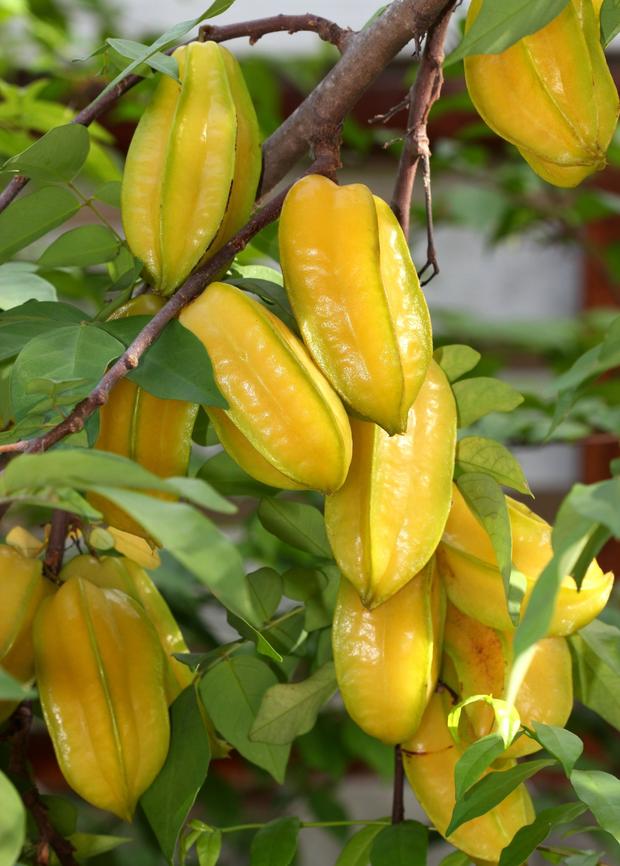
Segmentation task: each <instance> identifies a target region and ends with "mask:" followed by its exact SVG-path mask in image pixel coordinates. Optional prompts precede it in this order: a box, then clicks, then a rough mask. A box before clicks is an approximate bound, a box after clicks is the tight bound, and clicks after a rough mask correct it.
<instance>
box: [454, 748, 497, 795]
mask: <svg viewBox="0 0 620 866" xmlns="http://www.w3.org/2000/svg"><path fill="white" fill-rule="evenodd" d="M505 749H506V746H505V744H504V741H503V739H502V737H500V735H499V734H487V736H486V737H481V739H479V740H476V742H474V743H472V744H471V746H468V747H467V749H465V751H464V752H463V754H462V755H461V757H460V758H459V759H458V761H457V763H456V767H455V768H454V785H455V790H456V799H457V800H460V799H461V798H462V797H463V794H464V793H465V791H467V790H468V788H471V786H472V785H473V784H474V783H475V782H477V781H478V779H479V778H480V777H481V776H482V774H483V773H484V771H485V770H488V768H489V767H490V766H491V764H492V763H493V761H494V760H495V759H496V758H499V756H500V755H502V754H503V753H504V751H505Z"/></svg>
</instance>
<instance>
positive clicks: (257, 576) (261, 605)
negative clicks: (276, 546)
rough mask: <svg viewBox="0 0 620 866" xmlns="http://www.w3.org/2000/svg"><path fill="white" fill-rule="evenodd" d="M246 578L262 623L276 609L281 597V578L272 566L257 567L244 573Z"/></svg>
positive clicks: (268, 618)
mask: <svg viewBox="0 0 620 866" xmlns="http://www.w3.org/2000/svg"><path fill="white" fill-rule="evenodd" d="M246 580H247V582H248V586H249V588H250V594H251V596H252V598H253V600H254V607H255V609H256V610H257V611H258V612H259V616H260V622H261V625H263V624H264V623H266V622H268V621H269V620H270V619H271V617H272V616H273V615H274V613H275V612H276V610H277V609H278V605H279V604H280V600H281V598H282V578H281V577H280V575H279V574H278V572H277V571H274V569H273V568H259V569H258V570H257V571H253V572H252V573H251V574H248V575H246Z"/></svg>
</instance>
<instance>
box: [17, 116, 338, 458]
mask: <svg viewBox="0 0 620 866" xmlns="http://www.w3.org/2000/svg"><path fill="white" fill-rule="evenodd" d="M331 139H332V144H331V146H330V145H328V144H327V142H326V141H325V140H324V139H321V141H320V142H317V144H316V146H315V147H316V159H315V160H314V162H313V163H312V165H311V167H310V168H309V169H308V171H309V172H316V173H320V174H324V173H327V174H329V173H331V172H332V171H334V169H335V168H337V167H338V166H339V164H340V163H339V156H338V150H339V135H338V131H337V130H335V131H333V132H332V135H331ZM291 186H292V184H289V185H288V186H287V187H286V188H285V189H283V190H281V191H280V192H279V193H277V194H276V195H274V196H273V197H272V198H271V199H270V200H269V202H268V203H267V204H266V205H265V206H264V207H263V208H261V210H259V211H258V212H257V213H255V214H254V216H253V217H252V218H251V219H250V221H249V222H248V223H247V224H246V225H245V226H244V227H243V228H242V229H241V230H240V231H238V232H237V234H236V235H235V236H234V237H233V238H231V240H229V241H228V243H227V244H225V245H224V246H223V247H222V248H221V249H220V250H219V252H217V253H216V254H215V255H214V256H213V258H212V259H209V261H208V262H207V263H206V264H205V265H203V266H202V267H201V268H198V270H196V271H194V273H193V274H191V276H189V277H188V278H187V280H186V281H185V282H184V283H183V285H182V286H181V287H180V288H179V289H178V290H177V291H176V292H175V294H174V295H172V297H171V298H170V300H169V301H168V302H167V303H166V304H165V305H164V306H163V307H162V308H161V310H160V311H159V312H158V313H157V314H156V315H155V316H153V318H152V319H151V320H150V321H149V323H148V324H147V325H146V327H145V328H143V330H142V331H140V333H139V334H138V336H137V337H136V338H135V340H134V341H133V342H132V343H131V344H130V345H129V346H128V347H127V349H126V350H125V351H124V352H123V354H122V355H121V356H120V358H118V360H117V361H115V363H114V364H112V366H111V367H110V369H109V370H108V371H107V372H106V373H105V374H104V376H103V377H102V379H101V380H100V382H99V384H98V385H97V386H96V388H94V389H93V390H92V391H91V392H90V394H89V395H88V397H86V398H85V399H84V400H82V401H81V402H80V403H78V404H77V406H76V407H75V409H73V411H72V412H71V413H70V414H69V415H67V417H66V418H65V419H64V420H63V421H61V423H60V424H58V425H57V426H56V427H53V428H52V429H51V430H49V431H48V432H47V433H44V434H43V435H42V436H38V437H37V438H36V439H30V440H22V441H21V442H18V443H12V445H11V451H12V452H13V453H15V452H23V453H27V454H34V453H40V452H42V451H47V450H48V449H49V448H51V447H52V446H53V445H55V444H56V443H57V442H60V441H61V439H64V438H65V436H69V435H71V434H72V433H78V432H79V431H80V430H82V429H83V427H84V423H85V422H86V420H87V419H88V418H90V416H91V415H92V414H93V412H95V411H96V410H97V409H99V408H100V407H101V406H103V405H104V404H105V403H106V402H107V400H108V397H109V396H110V391H111V390H112V388H113V387H114V385H116V383H117V382H118V381H120V379H122V378H123V377H124V376H125V375H126V374H127V373H128V372H129V371H130V370H134V369H135V368H136V367H137V366H138V364H139V363H140V358H141V357H142V355H144V353H145V352H146V350H147V349H148V348H149V347H150V346H152V345H153V343H154V342H155V341H156V340H157V338H158V337H159V336H160V335H161V333H162V331H163V330H164V328H165V326H166V325H167V324H168V322H169V321H170V320H171V319H173V318H174V317H175V316H177V315H178V314H179V313H180V312H181V310H182V309H183V307H185V306H186V305H187V304H189V302H190V301H192V300H193V299H194V298H196V297H197V296H198V295H199V294H200V293H201V292H202V291H203V290H204V289H205V288H206V286H207V285H208V284H209V283H210V282H211V281H212V280H213V279H214V278H215V277H216V275H217V274H218V273H221V272H222V271H224V270H226V269H227V267H228V265H229V264H230V262H231V260H232V259H233V258H234V257H235V256H236V255H237V253H240V252H241V250H242V249H244V248H245V247H246V246H247V245H248V243H249V242H250V241H251V240H252V238H253V237H254V235H256V234H258V232H259V231H260V230H261V229H263V228H264V227H265V226H266V225H269V223H272V222H273V221H274V220H276V219H277V218H278V216H279V215H280V210H281V209H282V204H283V202H284V199H285V197H286V194H287V192H288V191H289V189H290V187H291ZM1 451H2V447H0V452H1Z"/></svg>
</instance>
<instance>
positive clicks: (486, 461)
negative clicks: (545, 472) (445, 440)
mask: <svg viewBox="0 0 620 866" xmlns="http://www.w3.org/2000/svg"><path fill="white" fill-rule="evenodd" d="M456 461H457V467H458V469H460V470H461V471H462V472H484V473H485V474H486V475H490V476H491V477H492V478H494V479H495V480H496V481H497V483H498V484H502V485H503V486H504V487H511V488H512V489H513V490H518V491H519V492H520V493H527V494H529V495H531V490H530V488H529V485H528V483H527V479H526V477H525V475H524V474H523V470H522V469H521V467H520V466H519V463H518V461H517V459H516V457H514V456H513V455H512V454H511V453H510V451H509V450H508V449H507V448H506V446H505V445H502V444H501V443H500V442H496V441H495V440H494V439H485V438H484V437H483V436H465V438H463V439H461V440H460V441H459V442H457V445H456Z"/></svg>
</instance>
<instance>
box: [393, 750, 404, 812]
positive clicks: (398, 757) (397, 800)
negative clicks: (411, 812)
mask: <svg viewBox="0 0 620 866" xmlns="http://www.w3.org/2000/svg"><path fill="white" fill-rule="evenodd" d="M404 820H405V770H404V767H403V753H402V751H401V748H400V746H394V784H393V788H392V824H400V823H402V821H404Z"/></svg>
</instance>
